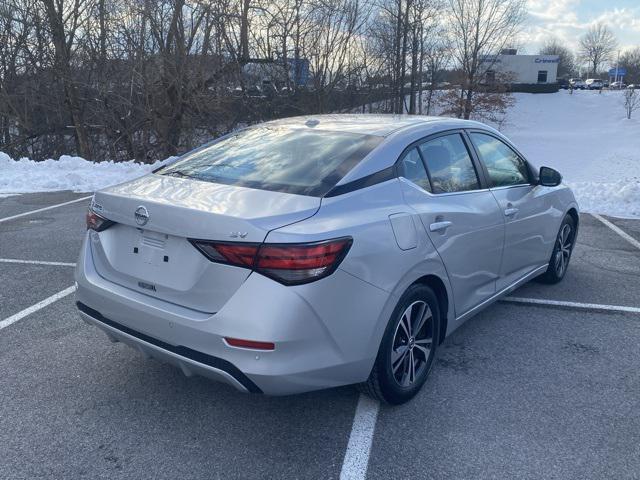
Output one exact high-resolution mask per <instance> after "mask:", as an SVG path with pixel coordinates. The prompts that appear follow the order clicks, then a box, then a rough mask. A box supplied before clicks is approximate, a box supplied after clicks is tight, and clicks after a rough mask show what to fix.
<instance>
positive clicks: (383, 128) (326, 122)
mask: <svg viewBox="0 0 640 480" xmlns="http://www.w3.org/2000/svg"><path fill="white" fill-rule="evenodd" d="M452 123H457V127H455V126H454V127H455V128H474V127H477V126H478V125H479V124H478V123H477V122H473V121H469V120H460V119H452V118H446V117H429V116H424V115H394V114H367V113H356V114H348V113H347V114H345V113H343V114H327V115H308V116H300V117H289V118H283V119H280V120H273V121H270V122H266V123H262V124H260V125H259V126H281V127H289V128H304V127H308V128H313V129H315V130H325V131H339V132H351V133H360V134H363V135H376V136H380V137H387V136H389V135H391V134H393V133H396V132H399V131H402V130H404V129H410V128H411V127H415V126H419V125H422V126H427V124H429V126H430V127H435V128H434V130H435V129H436V128H437V126H438V125H439V124H443V125H446V126H447V127H448V128H452Z"/></svg>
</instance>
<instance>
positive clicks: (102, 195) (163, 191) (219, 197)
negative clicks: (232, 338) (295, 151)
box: [90, 174, 320, 313]
mask: <svg viewBox="0 0 640 480" xmlns="http://www.w3.org/2000/svg"><path fill="white" fill-rule="evenodd" d="M319 207H320V199H319V198H316V197H310V196H303V195H293V194H289V193H282V192H273V191H266V190H257V189H250V188H244V187H236V186H232V185H221V184H216V183H210V182H201V181H197V180H190V179H184V178H176V177H170V176H161V175H154V174H152V175H148V176H145V177H142V178H140V179H137V180H134V181H132V182H128V183H125V184H121V185H117V186H114V187H110V188H108V189H105V190H102V191H100V192H97V193H96V194H95V197H94V200H93V202H92V208H93V209H94V210H95V211H96V213H98V214H99V215H102V216H104V217H106V218H108V219H109V220H112V221H114V222H116V224H115V225H113V226H111V227H110V228H108V229H106V230H104V231H102V232H91V242H90V243H91V249H92V253H93V257H94V262H95V266H96V270H97V271H98V273H99V274H100V275H101V276H103V277H104V278H106V279H107V280H109V281H112V282H114V283H117V284H119V285H122V286H125V287H128V288H131V289H133V290H136V291H139V292H142V293H145V294H147V295H150V296H154V297H157V298H160V299H162V300H164V301H168V302H172V303H175V304H178V305H181V306H185V307H188V308H192V309H195V310H199V311H203V312H210V313H213V312H216V311H218V310H219V309H220V308H221V307H222V305H224V303H225V302H226V301H227V300H228V299H229V298H230V297H231V296H232V295H233V293H234V292H235V291H236V290H237V289H238V288H239V287H240V286H241V285H242V283H243V282H244V281H245V279H246V278H247V277H248V275H249V274H250V270H249V269H246V268H240V267H235V266H230V265H224V264H219V263H213V262H211V261H209V260H208V259H207V258H205V257H204V255H203V254H202V253H200V252H199V251H198V250H197V249H196V248H195V247H194V246H193V245H192V244H191V243H190V242H189V241H188V239H207V240H218V241H240V242H252V243H260V242H262V241H263V240H264V239H265V237H266V235H267V233H268V232H269V231H271V230H273V229H275V228H279V227H282V226H285V225H289V224H291V223H295V222H299V221H301V220H304V219H306V218H309V217H311V216H313V215H314V214H315V213H316V211H317V210H318V208H319Z"/></svg>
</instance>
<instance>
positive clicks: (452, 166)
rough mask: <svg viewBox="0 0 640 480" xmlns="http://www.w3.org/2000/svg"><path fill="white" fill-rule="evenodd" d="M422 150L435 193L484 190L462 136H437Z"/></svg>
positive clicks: (425, 144)
mask: <svg viewBox="0 0 640 480" xmlns="http://www.w3.org/2000/svg"><path fill="white" fill-rule="evenodd" d="M419 148H420V152H421V153H422V157H423V158H424V161H425V163H426V165H427V170H428V171H429V176H430V177H431V186H432V189H433V193H449V192H463V191H466V190H477V189H479V188H480V183H479V181H478V175H477V173H476V169H475V167H474V166H473V161H472V160H471V156H470V155H469V151H468V150H467V147H466V145H465V144H464V141H463V140H462V137H461V136H460V134H459V133H454V134H451V135H444V136H441V137H437V138H435V139H433V140H429V141H427V142H425V143H423V144H422V145H420V147H419Z"/></svg>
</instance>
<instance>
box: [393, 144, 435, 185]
mask: <svg viewBox="0 0 640 480" xmlns="http://www.w3.org/2000/svg"><path fill="white" fill-rule="evenodd" d="M400 175H401V176H403V177H404V178H406V179H407V180H411V181H412V182H413V183H415V184H416V185H418V186H419V187H421V188H423V189H425V190H426V191H427V192H430V191H431V184H430V183H429V177H428V176H427V171H426V170H425V169H424V164H423V163H422V158H420V154H419V153H418V149H417V148H412V149H411V150H409V152H408V153H407V154H406V155H405V156H404V158H403V159H402V162H401V163H400Z"/></svg>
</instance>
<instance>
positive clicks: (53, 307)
mask: <svg viewBox="0 0 640 480" xmlns="http://www.w3.org/2000/svg"><path fill="white" fill-rule="evenodd" d="M84 197H86V194H85V195H82V194H73V193H69V192H59V193H49V194H25V195H20V196H14V197H8V198H0V285H1V287H0V478H1V479H21V478H28V479H31V478H56V479H57V478H65V479H73V478H109V479H119V478H122V479H134V478H135V479H137V478H141V479H142V478H158V479H176V478H180V479H191V478H193V479H203V478H206V479H216V478H224V479H226V478H277V479H288V478H300V479H309V478H319V479H325V478H339V477H340V475H341V472H342V475H343V478H364V473H365V471H366V478H369V479H390V478H394V479H395V478H400V479H404V478H411V477H413V478H434V479H447V478H455V479H484V478H497V479H506V478H519V479H522V478H531V479H541V478H557V479H602V478H616V479H631V478H640V310H638V311H634V309H636V310H637V309H639V308H640V248H638V246H637V245H636V244H634V243H633V241H630V240H629V239H625V238H623V237H622V236H621V235H620V234H619V233H617V232H616V231H614V230H613V229H612V228H610V227H609V226H607V225H605V224H604V223H602V222H601V221H600V220H598V219H597V218H595V217H593V216H591V215H588V214H584V215H582V216H581V226H580V234H579V239H578V244H577V246H576V249H575V251H574V255H573V258H572V263H571V266H570V268H569V271H568V273H567V276H566V278H565V280H564V281H563V282H562V283H561V284H559V285H556V286H548V285H542V284H538V283H530V284H527V285H525V286H523V287H522V288H520V289H518V290H517V291H515V292H513V294H512V296H514V297H517V298H518V299H520V302H518V303H514V302H500V303H497V304H495V305H493V306H491V307H490V308H488V309H487V310H485V311H484V312H483V313H481V314H480V315H478V316H477V317H475V318H473V319H472V320H470V321H468V322H467V323H466V324H465V325H464V326H463V327H461V328H460V329H459V330H458V331H456V332H455V333H454V334H453V335H451V336H450V337H449V338H448V339H447V340H446V342H445V343H444V344H443V345H442V346H441V348H440V350H439V355H438V359H437V363H436V366H435V367H434V370H433V373H432V376H431V378H430V380H429V382H428V383H427V385H426V386H425V388H424V389H423V391H422V392H421V394H420V395H419V396H418V397H417V398H416V399H414V400H413V401H411V402H409V403H408V404H406V405H404V406H401V407H387V406H379V407H378V406H377V405H373V406H372V405H371V404H372V402H367V401H366V400H363V399H361V397H360V396H359V394H358V392H357V391H356V390H355V389H353V388H351V387H344V388H339V389H333V390H327V391H321V392H315V393H309V394H305V395H299V396H291V397H277V398H274V397H265V396H259V395H247V394H241V393H238V392H236V391H235V390H233V389H231V388H230V387H227V386H226V385H223V384H218V383H213V382H210V381H208V380H206V379H203V378H197V377H194V378H186V377H184V376H183V375H182V373H181V372H180V371H179V370H178V369H176V368H174V367H171V366H168V365H164V364H162V363H160V362H158V361H155V360H151V359H145V358H143V357H141V356H140V355H139V354H138V353H136V352H135V351H133V350H131V349H129V348H128V347H125V346H124V345H121V344H111V343H109V342H108V341H107V339H106V337H105V336H104V335H103V334H102V333H101V332H100V331H99V330H97V329H96V328H93V327H90V326H88V325H86V324H85V323H83V322H82V321H81V320H80V318H79V317H78V315H77V314H76V311H75V306H74V303H73V295H66V296H63V297H62V298H59V299H55V301H54V300H51V301H50V303H48V304H47V305H46V306H43V305H42V304H41V303H40V302H42V301H43V300H45V299H50V298H51V297H52V296H53V295H55V294H57V293H58V292H61V291H63V290H65V289H67V288H68V287H71V286H72V285H73V268H72V266H71V265H70V264H73V262H75V261H76V256H77V253H78V251H79V248H80V243H81V241H82V236H83V233H84V213H85V211H86V207H87V204H88V200H86V199H84V200H80V201H75V202H74V203H67V204H66V205H63V206H60V207H57V208H53V209H47V208H48V207H49V206H53V205H58V204H61V203H66V202H71V201H74V200H78V199H82V198H84ZM43 209H45V210H43ZM29 212H34V213H29ZM27 213H29V214H27ZM23 214H26V215H23ZM9 217H12V218H9ZM608 221H609V222H611V223H612V224H613V225H614V226H617V227H619V228H620V229H622V230H623V231H624V232H626V234H627V235H629V236H630V238H631V240H634V239H635V241H636V242H637V241H640V221H636V220H619V219H612V218H609V219H608ZM18 261H25V262H36V263H18ZM47 262H50V263H47ZM523 299H524V300H523ZM527 299H538V300H544V301H546V300H551V301H559V302H562V303H561V304H560V305H549V304H541V305H536V304H531V303H529V302H528V301H527ZM547 303H549V302H547ZM585 304H597V305H601V306H612V307H614V308H609V309H607V308H604V307H601V308H600V307H594V306H593V305H590V306H585ZM34 306H36V307H38V308H36V307H34ZM618 307H630V308H628V311H624V308H618ZM7 320H10V321H9V322H7ZM3 322H4V326H3ZM372 412H373V413H372ZM376 415H377V417H376ZM354 418H355V420H354ZM361 419H364V420H363V421H364V426H363V425H360V424H359V423H358V422H359V421H360V420H361ZM367 422H369V423H368V424H367ZM367 425H368V427H367ZM374 427H375V429H374ZM367 428H368V430H367ZM367 432H368V433H367ZM368 434H370V435H368ZM363 464H364V469H363V468H362V466H363ZM367 465H368V468H367Z"/></svg>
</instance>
